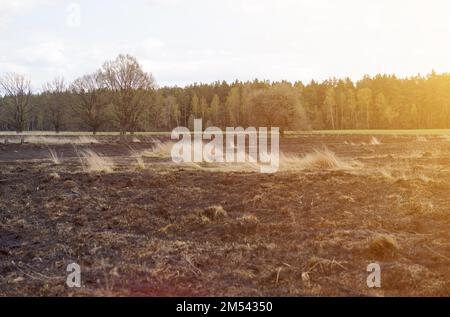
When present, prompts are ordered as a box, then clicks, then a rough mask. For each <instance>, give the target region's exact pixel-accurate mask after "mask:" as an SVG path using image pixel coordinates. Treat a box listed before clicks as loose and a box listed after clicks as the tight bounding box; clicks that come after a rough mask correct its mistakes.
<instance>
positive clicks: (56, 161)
mask: <svg viewBox="0 0 450 317" xmlns="http://www.w3.org/2000/svg"><path fill="white" fill-rule="evenodd" d="M48 152H49V159H50V161H52V162H53V164H55V165H59V164H61V158H60V157H59V156H58V153H57V152H56V151H55V150H53V149H50V148H49V149H48Z"/></svg>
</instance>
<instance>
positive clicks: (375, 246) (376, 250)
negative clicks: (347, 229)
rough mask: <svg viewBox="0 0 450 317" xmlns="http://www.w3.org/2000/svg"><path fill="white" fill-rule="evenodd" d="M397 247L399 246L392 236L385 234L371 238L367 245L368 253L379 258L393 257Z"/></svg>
mask: <svg viewBox="0 0 450 317" xmlns="http://www.w3.org/2000/svg"><path fill="white" fill-rule="evenodd" d="M398 249H399V246H398V244H397V241H396V240H395V239H394V237H392V236H390V235H385V234H379V235H377V236H375V237H374V238H372V240H371V241H370V245H369V252H370V254H371V255H373V256H374V257H376V258H379V259H385V258H389V257H394V256H395V254H396V252H397V251H398Z"/></svg>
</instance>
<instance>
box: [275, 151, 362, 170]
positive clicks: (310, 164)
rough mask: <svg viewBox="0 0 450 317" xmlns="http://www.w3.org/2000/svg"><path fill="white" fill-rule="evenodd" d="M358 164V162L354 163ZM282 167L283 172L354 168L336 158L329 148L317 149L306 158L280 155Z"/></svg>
mask: <svg viewBox="0 0 450 317" xmlns="http://www.w3.org/2000/svg"><path fill="white" fill-rule="evenodd" d="M354 163H356V162H354ZM280 166H281V167H282V169H283V170H296V169H297V170H298V169H300V170H302V169H323V170H329V169H352V168H353V166H352V165H351V164H350V163H347V162H345V161H343V160H342V159H340V158H339V157H337V156H336V154H335V153H334V152H332V151H330V150H329V149H327V148H323V149H320V150H319V149H316V150H314V152H312V153H308V154H306V155H305V156H304V157H295V156H292V155H285V154H280Z"/></svg>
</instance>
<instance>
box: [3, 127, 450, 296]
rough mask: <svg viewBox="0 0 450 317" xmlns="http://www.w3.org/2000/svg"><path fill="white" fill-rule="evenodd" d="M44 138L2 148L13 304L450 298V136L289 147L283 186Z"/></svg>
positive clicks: (342, 139)
mask: <svg viewBox="0 0 450 317" xmlns="http://www.w3.org/2000/svg"><path fill="white" fill-rule="evenodd" d="M34 141H35V142H31V143H32V144H23V145H20V144H7V145H0V167H1V170H0V220H1V221H0V295H2V296H5V295H8V296H19V295H26V296H67V295H73V296H82V295H94V296H105V295H106V296H107V295H118V296H121V295H125V296H126V295H137V296H176V295H181V296H202V295H208V296H210V295H211V296H214V295H225V296H269V295H272V296H304V295H306V296H317V295H321V296H393V295H400V296H413V295H424V296H432V295H437V296H449V295H450V214H449V212H450V210H449V206H450V141H449V139H448V138H446V137H443V136H427V137H416V136H388V135H384V136H379V137H377V138H372V137H371V136H357V135H349V136H344V135H342V136H339V135H336V136H331V135H327V136H320V135H315V136H311V135H304V136H295V137H286V138H284V139H282V140H281V151H282V153H283V155H282V158H281V163H280V171H279V172H278V173H275V174H261V173H258V172H255V171H252V170H248V169H246V167H238V168H231V169H228V168H221V167H220V166H219V167H217V166H214V167H209V166H201V165H175V164H173V163H172V162H171V159H170V157H168V156H167V155H165V153H164V151H159V152H158V150H155V149H158V144H159V145H160V144H161V143H159V142H161V141H163V142H164V140H160V141H157V140H156V138H155V137H136V138H135V140H132V141H134V142H129V143H122V142H118V140H116V139H115V137H112V136H109V137H106V136H104V137H97V138H96V139H95V141H96V142H95V143H93V142H92V141H93V140H84V141H85V142H70V141H71V140H68V141H67V142H55V140H50V141H49V142H48V143H46V142H36V140H34ZM38 141H39V140H38ZM130 141H131V140H130ZM138 141H139V142H138ZM55 143H58V144H55ZM160 148H163V147H162V146H160ZM324 148H326V149H327V150H326V151H323V150H321V149H324ZM152 149H153V150H152ZM317 149H319V150H320V151H319V152H317V151H315V150H317ZM52 153H53V154H52ZM152 153H153V154H152ZM166 154H167V153H166ZM317 154H319V155H317ZM95 155H97V157H95ZM91 163H92V164H91ZM72 262H76V263H78V264H79V265H80V267H81V279H82V287H81V288H68V287H67V286H66V278H67V274H68V273H67V272H66V267H67V265H68V264H70V263H72ZM374 262H376V263H379V264H380V266H381V270H382V271H381V276H382V287H381V288H377V289H369V288H368V287H367V284H366V279H367V276H368V274H369V273H368V272H367V270H366V269H367V265H368V264H370V263H374Z"/></svg>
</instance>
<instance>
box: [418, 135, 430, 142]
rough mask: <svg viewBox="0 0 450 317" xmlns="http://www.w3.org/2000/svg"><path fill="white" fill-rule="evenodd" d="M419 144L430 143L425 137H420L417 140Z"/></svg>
mask: <svg viewBox="0 0 450 317" xmlns="http://www.w3.org/2000/svg"><path fill="white" fill-rule="evenodd" d="M416 141H417V142H428V139H427V138H426V137H424V136H423V135H418V136H417V138H416Z"/></svg>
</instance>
